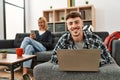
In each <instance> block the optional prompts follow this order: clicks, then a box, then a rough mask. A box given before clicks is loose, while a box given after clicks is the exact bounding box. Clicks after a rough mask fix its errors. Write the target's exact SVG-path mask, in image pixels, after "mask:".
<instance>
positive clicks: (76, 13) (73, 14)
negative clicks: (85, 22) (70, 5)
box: [66, 11, 81, 20]
mask: <svg viewBox="0 0 120 80" xmlns="http://www.w3.org/2000/svg"><path fill="white" fill-rule="evenodd" d="M75 17H80V19H81V15H80V13H79V12H77V11H72V12H70V13H68V14H67V16H66V20H67V19H69V18H75Z"/></svg>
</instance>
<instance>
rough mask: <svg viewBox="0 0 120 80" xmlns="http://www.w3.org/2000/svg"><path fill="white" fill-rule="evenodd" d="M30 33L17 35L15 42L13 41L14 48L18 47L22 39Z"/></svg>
mask: <svg viewBox="0 0 120 80" xmlns="http://www.w3.org/2000/svg"><path fill="white" fill-rule="evenodd" d="M29 34H30V33H17V34H16V37H15V40H14V47H15V48H17V47H20V45H21V42H22V41H23V39H24V37H26V36H29Z"/></svg>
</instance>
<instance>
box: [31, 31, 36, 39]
mask: <svg viewBox="0 0 120 80" xmlns="http://www.w3.org/2000/svg"><path fill="white" fill-rule="evenodd" d="M31 34H32V35H34V36H35V38H36V34H35V31H34V30H31Z"/></svg>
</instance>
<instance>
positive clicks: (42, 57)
mask: <svg viewBox="0 0 120 80" xmlns="http://www.w3.org/2000/svg"><path fill="white" fill-rule="evenodd" d="M34 54H35V55H36V56H37V61H39V62H40V61H41V62H46V61H49V60H50V59H51V55H52V54H53V51H52V50H51V51H43V52H36V53H34Z"/></svg>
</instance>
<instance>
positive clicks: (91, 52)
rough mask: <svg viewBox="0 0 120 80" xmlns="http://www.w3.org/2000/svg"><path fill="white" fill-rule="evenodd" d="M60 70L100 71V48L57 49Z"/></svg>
mask: <svg viewBox="0 0 120 80" xmlns="http://www.w3.org/2000/svg"><path fill="white" fill-rule="evenodd" d="M57 57H58V64H59V70H60V71H98V70H99V62H100V50H98V49H80V50H69V49H60V50H57Z"/></svg>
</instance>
